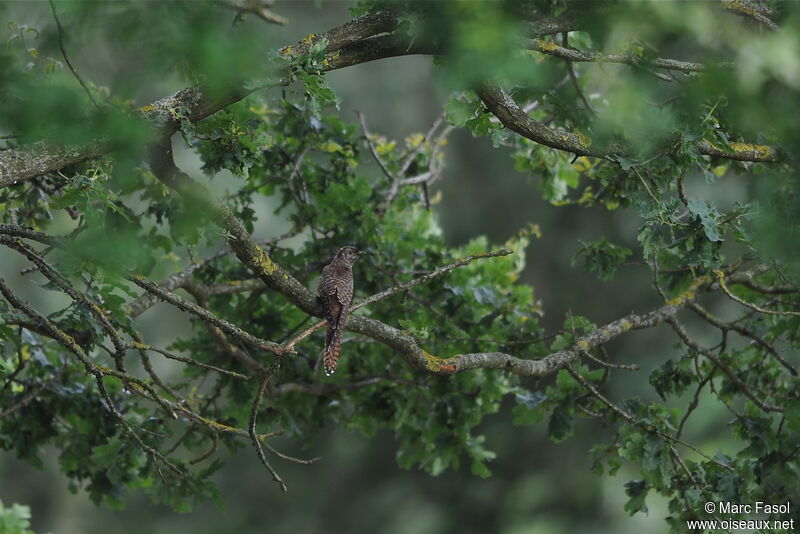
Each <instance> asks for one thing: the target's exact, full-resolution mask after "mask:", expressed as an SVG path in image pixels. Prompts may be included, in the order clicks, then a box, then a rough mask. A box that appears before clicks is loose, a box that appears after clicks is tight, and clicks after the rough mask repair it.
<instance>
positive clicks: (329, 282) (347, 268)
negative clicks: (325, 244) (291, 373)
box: [318, 246, 359, 375]
mask: <svg viewBox="0 0 800 534" xmlns="http://www.w3.org/2000/svg"><path fill="white" fill-rule="evenodd" d="M358 254H359V253H358V249H356V248H355V247H351V246H346V247H342V248H340V249H339V252H337V253H336V257H335V258H333V261H331V262H330V263H329V264H328V265H326V266H325V267H323V268H322V276H321V277H320V279H319V292H318V293H319V301H320V303H321V304H322V308H323V310H324V311H325V319H326V320H327V321H328V329H327V331H326V333H325V348H324V349H323V353H322V364H323V366H324V367H325V374H326V375H332V374H333V372H334V371H335V370H336V365H337V364H338V363H339V348H340V345H341V343H342V331H343V330H344V327H345V324H346V323H347V314H348V312H349V310H350V301H352V300H353V263H355V261H356V260H357V259H358Z"/></svg>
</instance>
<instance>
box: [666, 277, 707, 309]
mask: <svg viewBox="0 0 800 534" xmlns="http://www.w3.org/2000/svg"><path fill="white" fill-rule="evenodd" d="M707 282H710V279H709V278H708V276H701V277H699V278H695V280H694V281H693V282H692V284H691V285H690V286H689V287H688V288H687V289H686V291H684V292H683V293H681V294H680V295H678V296H677V297H675V298H673V299H669V300H668V301H667V306H680V305H682V304H685V303H686V302H687V301H689V300H694V298H695V297H696V296H697V289H698V288H699V287H700V286H702V285H703V284H705V283H707Z"/></svg>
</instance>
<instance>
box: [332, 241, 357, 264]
mask: <svg viewBox="0 0 800 534" xmlns="http://www.w3.org/2000/svg"><path fill="white" fill-rule="evenodd" d="M360 254H361V253H360V252H359V251H358V249H357V248H356V247H354V246H352V245H347V246H345V247H342V248H340V249H339V252H337V253H336V257H337V258H342V259H343V260H344V261H346V262H347V264H348V265H353V264H354V263H355V262H356V260H357V259H358V256H359V255H360Z"/></svg>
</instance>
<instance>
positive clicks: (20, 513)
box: [0, 501, 33, 534]
mask: <svg viewBox="0 0 800 534" xmlns="http://www.w3.org/2000/svg"><path fill="white" fill-rule="evenodd" d="M30 518H31V509H30V508H29V507H28V506H23V505H21V504H17V503H14V504H12V505H11V507H10V508H6V507H5V506H3V501H0V532H2V533H3V534H33V531H32V530H31V529H30V526H31V525H30V521H29V520H30Z"/></svg>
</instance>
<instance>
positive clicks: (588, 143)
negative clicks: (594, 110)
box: [575, 132, 592, 147]
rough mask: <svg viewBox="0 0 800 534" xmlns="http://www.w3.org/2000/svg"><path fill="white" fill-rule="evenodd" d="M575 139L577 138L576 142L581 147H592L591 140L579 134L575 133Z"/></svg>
mask: <svg viewBox="0 0 800 534" xmlns="http://www.w3.org/2000/svg"><path fill="white" fill-rule="evenodd" d="M575 137H577V138H578V142H579V143H580V144H581V146H585V147H590V146H592V140H591V139H589V138H588V137H586V136H585V135H583V134H582V133H581V132H575Z"/></svg>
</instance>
